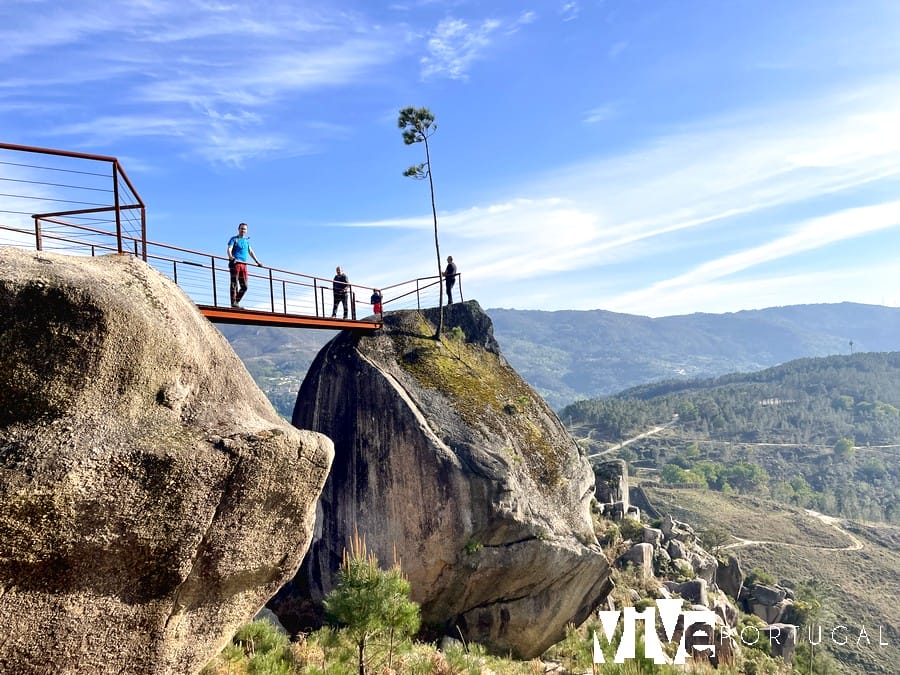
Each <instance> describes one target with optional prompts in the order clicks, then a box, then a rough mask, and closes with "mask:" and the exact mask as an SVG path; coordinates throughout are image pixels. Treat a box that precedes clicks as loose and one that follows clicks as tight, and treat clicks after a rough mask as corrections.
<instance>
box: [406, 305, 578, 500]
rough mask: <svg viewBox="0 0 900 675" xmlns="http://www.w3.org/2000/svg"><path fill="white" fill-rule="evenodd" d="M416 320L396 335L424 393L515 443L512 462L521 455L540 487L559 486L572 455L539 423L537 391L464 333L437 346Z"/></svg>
mask: <svg viewBox="0 0 900 675" xmlns="http://www.w3.org/2000/svg"><path fill="white" fill-rule="evenodd" d="M414 316H415V317H416V318H415V319H414V324H413V325H410V326H407V327H406V328H407V329H406V330H402V331H401V330H397V331H392V332H391V333H390V336H391V339H392V340H393V341H394V346H395V350H396V353H397V355H398V357H399V358H398V362H399V364H400V366H401V367H402V368H403V370H404V371H406V372H407V373H409V374H410V375H411V376H412V377H414V378H415V379H416V381H417V382H418V383H419V384H420V385H421V386H422V387H425V388H428V389H432V390H434V391H438V392H440V393H441V394H443V395H444V396H445V397H447V398H448V399H449V400H450V401H451V402H452V405H453V407H454V409H455V410H456V412H457V413H458V414H459V416H460V417H461V418H462V420H463V421H464V422H465V423H466V424H467V425H469V426H470V427H472V428H473V429H485V430H487V431H489V432H492V433H494V434H497V435H501V436H504V437H509V439H510V441H511V443H512V445H511V447H510V450H511V451H512V455H511V457H512V458H515V457H516V456H517V455H518V454H519V453H521V456H522V457H523V458H524V461H525V465H526V468H527V470H528V472H529V474H530V475H531V477H532V478H533V479H534V480H535V481H536V482H538V483H539V484H546V485H551V486H558V485H559V484H560V483H561V481H562V471H563V466H564V463H565V462H566V461H567V456H566V451H565V448H563V447H556V446H554V445H553V444H552V443H551V442H550V441H549V440H548V439H547V437H546V435H545V434H544V433H542V431H541V429H540V427H539V426H538V425H537V424H536V423H535V422H534V421H533V419H532V417H533V413H535V412H537V411H538V410H539V408H538V406H541V405H543V404H542V403H541V402H540V401H538V400H535V399H536V396H535V394H534V392H533V391H532V390H531V388H530V387H529V386H528V385H527V384H526V383H525V381H524V380H522V378H521V377H519V375H518V374H517V373H516V372H515V371H514V370H513V369H512V368H510V367H509V366H507V365H505V364H503V363H501V361H500V359H499V358H498V356H497V355H496V354H493V353H491V352H489V351H487V350H485V349H484V348H482V347H480V346H478V345H477V344H473V343H471V342H467V341H466V339H465V335H464V334H463V332H462V331H461V330H458V329H455V328H451V329H450V330H449V331H448V332H445V333H443V334H442V335H441V337H440V340H435V339H434V338H433V337H432V336H433V335H434V332H435V328H434V327H433V326H432V325H431V324H430V323H429V322H428V321H427V320H426V319H425V318H424V317H423V316H422V315H421V314H419V313H415V315H414ZM409 328H412V330H409ZM517 449H518V452H516V450H517Z"/></svg>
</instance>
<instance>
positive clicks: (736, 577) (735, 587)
mask: <svg viewBox="0 0 900 675" xmlns="http://www.w3.org/2000/svg"><path fill="white" fill-rule="evenodd" d="M716 586H718V587H719V589H721V591H722V592H723V593H725V594H727V595H728V596H729V597H730V598H732V599H733V600H737V599H738V598H739V597H740V594H741V588H742V587H743V586H744V572H743V570H741V563H740V561H738V559H737V558H735V557H734V556H733V555H729V556H728V560H727V562H726V563H725V564H724V565H718V566H716Z"/></svg>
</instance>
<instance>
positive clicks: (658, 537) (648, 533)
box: [641, 527, 663, 548]
mask: <svg viewBox="0 0 900 675" xmlns="http://www.w3.org/2000/svg"><path fill="white" fill-rule="evenodd" d="M641 539H642V541H643V542H644V543H645V544H651V545H652V546H653V547H654V548H656V547H658V546H659V545H660V544H662V541H663V533H662V530H660V529H657V528H655V527H644V531H643V534H642V535H641Z"/></svg>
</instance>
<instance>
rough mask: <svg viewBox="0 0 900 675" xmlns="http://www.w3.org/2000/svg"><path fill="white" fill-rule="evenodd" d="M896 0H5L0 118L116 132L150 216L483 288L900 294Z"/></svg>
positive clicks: (318, 267)
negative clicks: (449, 260)
mask: <svg viewBox="0 0 900 675" xmlns="http://www.w3.org/2000/svg"><path fill="white" fill-rule="evenodd" d="M898 35H900V3H897V2H894V1H893V0H887V1H885V2H879V1H876V0H859V1H858V2H845V1H841V2H832V1H829V0H795V1H792V2H784V1H783V0H777V1H774V0H750V1H745V0H721V1H718V0H717V1H712V0H678V1H676V0H605V1H598V0H575V1H570V2H561V1H555V0H540V1H538V0H535V1H533V2H528V1H516V2H512V1H509V2H489V1H485V0H481V1H471V2H470V1H468V0H406V1H398V2H378V1H375V0H358V1H348V0H323V1H322V2H318V1H309V2H300V1H292V2H282V1H280V0H267V1H266V2H256V1H250V0H244V1H243V2H230V1H228V0H202V1H197V0H177V1H172V0H141V1H135V2H122V1H119V0H102V1H101V0H79V2H77V3H76V2H72V3H63V2H58V1H57V0H49V1H45V0H4V1H3V2H2V3H0V140H2V141H5V142H8V143H17V144H27V145H38V146H45V147H51V148H62V149H66V150H78V151H83V152H89V153H97V154H104V155H113V156H116V157H118V158H119V159H120V161H121V162H122V164H123V166H124V167H125V170H126V171H127V172H128V175H129V176H130V178H131V180H132V181H133V182H134V184H135V186H136V187H137V189H138V191H139V193H140V194H141V196H142V198H143V199H144V201H145V202H146V203H147V205H148V229H149V236H150V238H151V239H154V240H157V241H164V242H171V243H175V244H179V245H182V246H185V247H188V248H194V249H199V250H204V251H213V252H222V251H224V246H225V242H226V240H227V238H228V237H229V236H230V235H231V234H233V233H234V231H235V230H236V227H237V224H238V222H240V221H245V222H247V223H249V225H250V234H251V236H252V242H253V246H254V249H255V250H256V252H257V254H258V255H259V257H260V259H261V260H262V261H263V262H265V263H266V264H269V265H273V266H276V267H281V268H285V269H291V270H296V271H299V272H304V273H308V274H315V275H320V276H325V277H330V276H331V275H332V274H333V269H334V267H335V265H338V264H340V265H342V266H343V267H344V269H345V270H346V271H347V272H348V274H349V275H350V278H351V280H352V281H356V282H358V283H363V284H366V285H372V286H375V285H377V286H385V285H388V284H390V283H392V282H396V281H400V280H404V279H408V278H413V277H417V276H424V275H429V274H434V273H435V272H436V269H437V260H436V258H435V252H434V240H433V231H432V220H431V211H430V208H431V205H430V199H429V193H428V186H427V183H423V182H417V181H414V180H411V179H409V178H404V177H403V176H402V172H403V170H404V169H406V168H407V167H408V166H410V165H411V164H416V163H418V162H420V161H423V160H424V148H423V147H422V146H421V145H414V146H405V145H404V144H403V142H402V139H401V136H400V131H399V129H398V128H397V113H398V111H399V109H400V108H402V107H405V106H408V105H413V106H417V107H418V106H427V107H429V108H430V109H431V111H432V112H433V113H434V114H435V115H436V118H437V122H438V131H437V133H436V134H435V135H434V136H433V137H432V138H431V151H432V160H433V174H434V180H435V187H436V203H437V208H438V216H439V229H440V241H441V253H442V257H446V255H448V254H449V255H453V256H454V258H455V259H456V261H457V263H458V265H459V270H460V272H461V273H462V275H463V277H462V279H463V290H464V291H465V295H466V297H467V298H474V299H477V300H478V301H479V302H480V303H481V305H482V306H483V307H485V308H491V307H512V308H518V309H547V310H553V309H606V310H611V311H617V312H626V313H630V314H644V315H649V316H664V315H671V314H684V313H691V312H714V313H718V312H726V311H737V310H740V309H752V308H761V307H769V306H776V305H787V304H797V303H813V302H841V301H853V302H864V303H871V304H886V305H892V306H894V305H900V272H898V265H897V261H896V258H897V251H898V250H900V191H898V187H900V39H898V37H897V36H898Z"/></svg>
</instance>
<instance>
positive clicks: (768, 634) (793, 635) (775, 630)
mask: <svg viewBox="0 0 900 675" xmlns="http://www.w3.org/2000/svg"><path fill="white" fill-rule="evenodd" d="M762 633H763V635H764V636H765V637H764V638H762V639H767V640H768V641H769V647H770V648H771V650H772V655H773V656H779V657H781V658H782V659H783V660H784V662H785V663H787V664H788V665H791V663H792V662H793V660H794V651H795V650H796V649H797V626H794V625H793V624H789V623H774V624H770V625H768V626H766V627H765V628H763V630H762Z"/></svg>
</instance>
